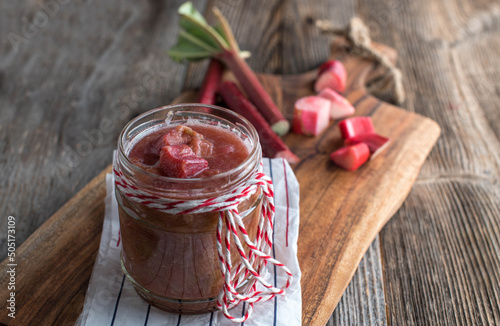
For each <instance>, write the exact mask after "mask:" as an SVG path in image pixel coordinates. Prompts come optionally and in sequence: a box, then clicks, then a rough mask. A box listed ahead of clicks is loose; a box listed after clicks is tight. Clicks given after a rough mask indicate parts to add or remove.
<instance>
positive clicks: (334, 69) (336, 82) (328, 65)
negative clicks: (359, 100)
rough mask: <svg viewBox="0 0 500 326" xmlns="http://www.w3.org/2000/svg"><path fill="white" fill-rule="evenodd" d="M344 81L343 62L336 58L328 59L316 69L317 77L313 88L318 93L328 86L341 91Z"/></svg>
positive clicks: (343, 89)
mask: <svg viewBox="0 0 500 326" xmlns="http://www.w3.org/2000/svg"><path fill="white" fill-rule="evenodd" d="M346 82H347V73H346V70H345V67H344V64H343V63H342V62H340V61H337V60H328V61H327V62H325V63H323V64H322V65H321V66H320V67H319V69H318V79H316V83H315V84H314V90H315V91H316V92H317V93H318V92H320V91H322V90H323V89H325V88H327V87H328V88H331V89H333V90H334V91H336V92H339V93H343V92H344V91H345V85H346Z"/></svg>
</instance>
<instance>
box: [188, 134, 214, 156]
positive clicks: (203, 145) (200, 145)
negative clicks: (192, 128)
mask: <svg viewBox="0 0 500 326" xmlns="http://www.w3.org/2000/svg"><path fill="white" fill-rule="evenodd" d="M189 147H191V149H192V150H193V152H194V153H195V154H196V155H197V156H201V157H208V156H210V155H212V149H213V145H212V143H210V142H209V141H206V140H204V139H201V138H197V137H196V138H193V140H191V142H190V143H189Z"/></svg>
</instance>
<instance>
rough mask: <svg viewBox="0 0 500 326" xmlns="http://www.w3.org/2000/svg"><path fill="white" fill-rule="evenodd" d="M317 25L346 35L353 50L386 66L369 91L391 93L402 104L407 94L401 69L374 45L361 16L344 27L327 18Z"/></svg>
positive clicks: (319, 21) (327, 32)
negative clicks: (333, 23)
mask: <svg viewBox="0 0 500 326" xmlns="http://www.w3.org/2000/svg"><path fill="white" fill-rule="evenodd" d="M316 27H318V28H319V29H320V31H321V32H322V33H325V34H333V35H335V36H343V37H345V39H346V40H347V41H348V42H349V43H350V44H351V51H352V52H354V53H356V54H358V55H360V56H361V57H364V58H367V59H371V60H374V61H376V62H377V63H379V64H380V65H381V66H382V67H384V69H385V73H384V74H383V75H382V77H381V78H380V79H379V80H378V81H376V82H374V83H373V84H372V85H370V87H369V89H368V91H370V92H371V93H373V94H376V95H379V96H382V97H383V96H387V93H390V95H391V96H392V99H393V100H394V101H395V102H396V103H397V104H401V103H403V102H404V101H405V97H406V94H405V91H404V88H403V78H402V74H401V71H400V70H399V69H398V68H396V66H394V64H392V62H391V61H390V60H389V58H388V57H387V56H386V55H384V54H383V53H381V52H380V51H378V50H377V49H376V48H375V47H373V45H372V41H371V38H370V31H369V30H368V27H367V26H366V25H365V24H364V23H363V21H362V20H361V18H359V17H353V18H351V20H350V21H349V23H348V24H347V26H346V27H344V28H336V27H334V26H333V25H332V24H331V23H330V22H329V21H326V20H317V21H316Z"/></svg>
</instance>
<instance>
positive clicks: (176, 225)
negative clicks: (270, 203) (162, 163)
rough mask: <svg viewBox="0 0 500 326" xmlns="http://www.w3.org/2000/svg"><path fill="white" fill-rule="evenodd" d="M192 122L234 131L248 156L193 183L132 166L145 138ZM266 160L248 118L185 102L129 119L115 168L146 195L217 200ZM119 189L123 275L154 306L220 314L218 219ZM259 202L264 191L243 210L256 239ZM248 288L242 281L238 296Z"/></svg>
mask: <svg viewBox="0 0 500 326" xmlns="http://www.w3.org/2000/svg"><path fill="white" fill-rule="evenodd" d="M192 122H196V123H198V124H199V123H201V124H205V125H212V126H219V127H223V128H226V129H228V130H230V131H231V132H233V133H234V134H236V135H237V136H238V137H239V138H240V139H241V140H242V141H243V142H244V143H245V145H246V146H247V148H248V150H249V155H248V157H247V158H246V159H245V160H244V161H243V162H242V163H241V164H240V165H239V166H237V167H236V168H234V169H232V170H229V171H227V172H223V173H220V174H217V175H214V176H210V177H204V178H192V179H179V178H169V177H165V176H159V175H156V174H153V173H150V172H148V171H146V170H144V169H142V168H141V167H139V166H138V165H135V164H134V163H132V162H131V161H130V160H129V158H128V154H129V152H130V150H131V148H132V147H133V146H134V144H136V142H137V141H138V140H139V139H141V138H142V137H144V136H146V135H148V134H150V133H151V132H152V131H154V130H157V129H158V128H162V127H166V126H167V125H168V126H174V127H175V126H177V125H181V124H188V125H189V124H190V123H192ZM229 155H230V154H229ZM261 159H262V154H261V147H260V144H259V140H258V136H257V132H256V130H255V128H254V127H253V126H252V124H251V123H250V122H248V121H247V120H246V119H244V118H243V117H241V116H240V115H238V114H236V113H234V112H232V111H229V110H227V109H223V108H220V107H216V106H212V105H201V104H179V105H172V106H165V107H161V108H158V109H154V110H151V111H149V112H146V113H144V114H142V115H140V116H138V117H136V118H135V119H133V120H132V121H130V122H129V123H128V124H127V125H126V126H125V128H124V129H123V131H122V132H121V134H120V138H119V141H118V150H117V156H116V158H115V165H116V166H117V167H118V168H119V169H120V171H121V173H122V174H123V177H124V178H126V179H127V181H128V182H129V183H130V184H132V185H133V186H134V187H136V188H137V189H140V190H141V191H143V192H145V193H147V194H150V195H153V196H157V197H161V198H170V199H175V200H184V201H190V200H199V199H208V198H214V197H219V196H222V195H225V194H228V193H230V192H232V191H233V190H235V189H237V188H238V187H241V186H243V185H245V184H246V183H247V182H248V180H249V179H250V178H252V177H253V176H254V174H255V172H256V171H257V170H258V169H259V166H260V162H261ZM115 189H116V198H117V201H118V207H119V216H120V232H121V238H122V257H121V264H122V269H123V271H124V273H125V274H126V275H127V277H128V279H129V280H130V281H131V282H132V284H133V285H134V287H135V289H136V290H137V292H138V293H139V295H140V296H141V297H142V298H143V299H144V300H145V301H147V302H148V303H150V304H151V305H153V306H155V307H158V308H160V309H163V310H167V311H171V312H175V313H179V312H182V313H188V314H189V313H203V312H208V311H213V310H215V309H216V302H217V295H218V294H219V292H220V291H221V289H222V286H223V284H224V279H223V276H222V273H221V270H220V266H219V258H218V254H217V246H216V239H217V238H216V231H217V224H218V220H219V213H218V212H210V213H196V214H168V213H165V212H163V211H160V210H156V209H153V208H151V207H150V206H148V205H145V204H141V203H139V202H137V201H133V200H131V199H130V198H129V197H128V196H127V195H125V194H124V193H123V192H122V191H120V189H119V188H118V187H116V188H115ZM261 201H262V193H261V191H260V189H258V190H257V191H256V192H255V193H254V194H253V195H251V196H250V197H249V198H248V199H246V200H244V201H243V202H241V203H240V204H239V206H238V209H239V212H240V215H241V216H242V217H243V222H244V224H245V227H246V229H247V232H248V233H249V236H250V238H251V239H254V238H255V236H256V232H257V228H258V223H259V219H260V214H261V207H260V206H261ZM231 248H232V249H231V257H232V263H233V265H234V264H237V260H238V259H239V255H238V252H237V250H236V248H235V246H234V245H232V246H231ZM245 248H246V251H247V254H248V248H247V247H246V246H245ZM247 283H248V282H247ZM244 287H245V282H242V283H241V286H240V287H239V288H238V291H239V292H241V291H244Z"/></svg>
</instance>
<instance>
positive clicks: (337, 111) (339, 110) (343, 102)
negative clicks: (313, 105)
mask: <svg viewBox="0 0 500 326" xmlns="http://www.w3.org/2000/svg"><path fill="white" fill-rule="evenodd" d="M318 96H319V97H323V98H326V99H327V100H329V101H330V117H331V118H332V119H342V118H345V117H348V116H351V115H353V114H354V107H353V106H352V105H351V103H349V101H348V100H347V99H346V98H345V97H343V96H342V95H340V94H339V93H337V92H336V91H334V90H333V89H331V88H328V87H327V88H325V89H323V90H322V91H321V92H319V94H318Z"/></svg>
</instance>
